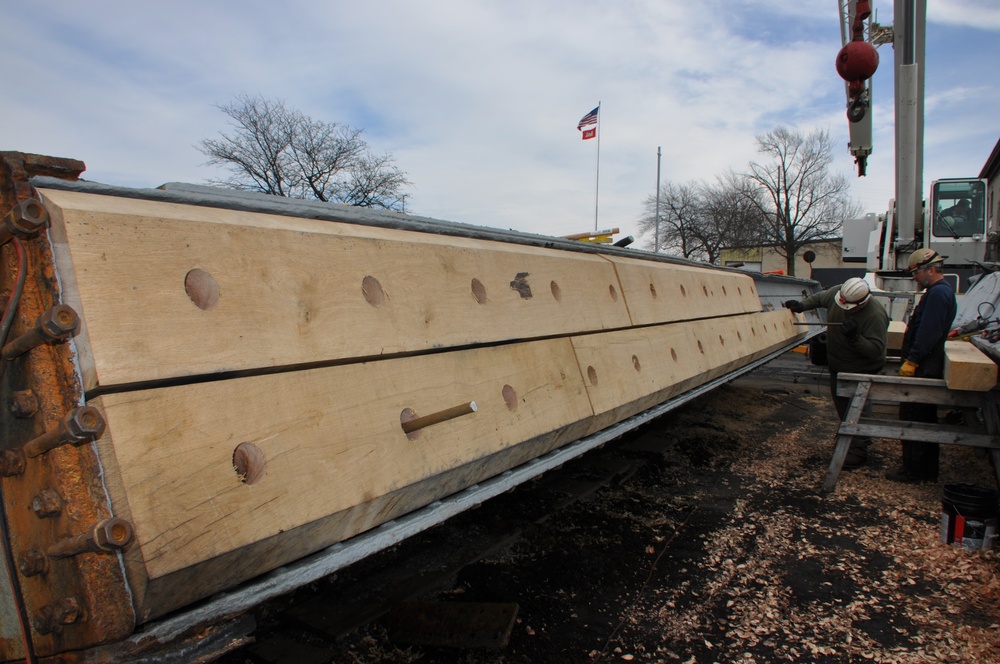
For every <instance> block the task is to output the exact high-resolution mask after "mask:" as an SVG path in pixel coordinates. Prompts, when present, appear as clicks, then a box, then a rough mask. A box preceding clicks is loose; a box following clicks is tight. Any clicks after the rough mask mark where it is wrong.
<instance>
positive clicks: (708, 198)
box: [639, 174, 760, 263]
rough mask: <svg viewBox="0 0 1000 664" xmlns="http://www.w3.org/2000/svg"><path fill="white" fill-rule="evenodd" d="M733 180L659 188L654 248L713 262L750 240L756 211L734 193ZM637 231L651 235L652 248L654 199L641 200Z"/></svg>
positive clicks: (740, 192) (737, 180) (738, 192)
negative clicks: (657, 244) (642, 210)
mask: <svg viewBox="0 0 1000 664" xmlns="http://www.w3.org/2000/svg"><path fill="white" fill-rule="evenodd" d="M740 182H741V180H740V178H739V176H736V175H733V174H729V175H727V176H724V177H720V178H719V179H718V180H717V181H716V183H715V184H712V185H709V184H705V183H701V182H689V183H686V184H676V183H672V182H668V183H665V184H663V185H661V187H660V245H661V246H663V247H665V248H666V249H667V251H672V252H674V253H678V254H680V255H681V256H683V257H685V258H693V259H697V260H703V261H707V262H709V263H717V262H719V259H720V258H721V254H722V250H723V249H724V248H725V247H731V246H739V245H741V244H744V243H749V242H751V241H752V240H754V239H756V234H755V233H756V230H755V229H756V228H757V227H758V226H759V225H760V224H759V220H758V215H759V212H758V211H757V208H756V207H754V206H752V205H750V204H749V202H748V200H747V198H746V196H745V193H744V191H743V190H742V189H741V188H740ZM644 207H645V212H646V213H645V215H644V216H643V218H642V219H640V220H639V229H640V231H641V232H643V233H646V232H652V234H653V235H654V241H653V242H651V243H649V246H650V247H652V246H655V233H656V200H655V197H652V196H651V197H650V198H648V199H647V200H646V202H645V204H644Z"/></svg>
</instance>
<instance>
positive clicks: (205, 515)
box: [92, 311, 801, 620]
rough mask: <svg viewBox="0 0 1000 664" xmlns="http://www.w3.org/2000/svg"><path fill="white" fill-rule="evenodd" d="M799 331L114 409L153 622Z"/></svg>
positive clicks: (590, 340) (171, 398) (546, 345)
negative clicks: (416, 427)
mask: <svg viewBox="0 0 1000 664" xmlns="http://www.w3.org/2000/svg"><path fill="white" fill-rule="evenodd" d="M791 320H792V319H791V316H790V315H789V314H788V312H786V311H780V312H772V313H757V314H747V315H743V316H734V317H729V318H725V319H717V320H713V321H701V322H698V323H674V324H667V325H661V326H653V327H647V328H636V329H633V330H625V331H617V332H607V333H600V334H593V335H585V336H582V337H576V338H561V339H551V340H541V341H534V342H526V343H518V344H509V345H503V346H496V347H487V348H476V349H467V350H458V351H452V352H447V353H438V354H431V355H421V356H415V357H407V358H396V359H387V360H380V361H375V362H365V363H358V364H350V365H344V366H336V367H325V368H319V369H311V370H304V371H295V372H287V373H280V374H276V375H265V376H252V377H242V378H235V379H231V380H220V381H213V382H208V383H199V384H194V385H179V386H172V387H166V388H161V389H148V390H139V391H132V392H127V393H121V394H108V395H104V396H102V397H99V398H97V399H95V400H93V401H92V403H93V404H94V405H97V406H98V407H99V408H101V409H102V411H103V412H104V414H105V417H106V419H107V421H108V433H106V434H105V436H104V437H103V438H102V439H101V440H100V441H99V443H98V445H99V449H100V451H101V458H102V461H103V463H104V464H105V467H106V469H107V473H106V481H107V484H108V492H109V494H110V495H111V497H112V502H113V504H114V508H115V513H116V514H117V515H118V516H122V517H124V518H127V519H129V520H130V521H131V522H132V524H133V526H134V528H135V532H136V543H135V544H134V545H133V546H132V547H130V549H129V551H128V554H127V556H126V560H127V565H128V570H129V578H130V583H131V584H132V586H133V592H134V594H135V596H136V597H137V598H138V605H139V613H140V618H141V619H142V620H146V619H148V618H149V617H151V616H156V615H162V614H163V613H164V612H166V611H168V610H170V609H172V608H174V607H176V606H180V605H183V604H184V603H188V602H190V601H193V600H195V599H198V598H199V597H200V596H201V595H198V594H197V593H198V592H203V593H208V592H211V591H212V590H213V589H219V588H221V587H227V586H229V585H232V584H234V583H237V582H239V581H241V580H244V579H246V578H250V577H252V576H256V575H258V574H260V573H262V572H264V571H267V570H268V569H272V568H273V567H275V566H277V565H280V564H283V563H285V562H288V561H290V560H294V559H296V558H298V557H301V556H303V555H306V554H308V553H311V552H313V551H316V550H318V549H320V548H323V547H326V546H329V545H330V544H333V543H335V542H337V541H340V540H342V539H345V538H347V537H350V536H352V535H354V534H357V533H359V532H362V531H363V530H366V529H368V528H371V527H373V526H374V525H377V524H378V523H381V522H382V521H384V520H386V519H389V518H392V517H393V516H397V515H399V514H404V513H406V512H409V511H412V510H413V509H416V508H418V507H420V506H422V505H425V504H427V503H428V502H431V501H432V500H435V499H437V498H440V497H442V496H443V495H447V494H448V493H450V492H452V491H455V490H459V489H461V488H463V487H464V486H468V484H470V483H474V482H477V481H481V480H482V479H485V478H487V477H491V476H493V475H496V474H498V473H500V472H502V471H503V470H506V469H507V468H510V467H512V466H513V465H516V464H519V463H523V462H525V461H528V460H530V459H532V458H534V457H535V456H538V455H539V454H542V453H544V452H546V451H549V450H551V449H554V448H556V447H558V446H560V445H562V444H565V443H566V442H570V441H572V440H575V439H577V438H579V437H581V436H583V435H585V434H587V433H590V432H592V431H596V430H599V429H601V428H604V427H606V426H609V425H611V424H613V423H615V422H617V421H620V420H621V419H624V418H625V417H628V416H629V415H632V414H634V413H636V412H639V411H641V410H645V409H646V408H649V407H651V406H653V405H656V404H657V403H659V402H662V401H663V400H665V399H667V398H669V397H670V396H673V395H675V394H677V393H679V392H680V391H682V390H684V389H689V388H690V387H693V386H695V385H698V384H701V383H704V382H706V381H707V380H710V379H711V378H713V377H715V376H717V375H721V374H722V373H724V372H725V371H728V370H731V369H732V368H735V367H737V366H740V365H742V364H745V363H747V362H749V361H751V360H752V359H753V358H755V357H757V356H760V355H761V353H762V352H763V351H766V350H769V349H770V348H772V347H774V346H775V345H776V344H779V343H782V342H787V339H788V337H789V336H790V335H792V336H794V335H795V334H801V332H800V331H799V330H798V329H797V328H795V327H794V326H792V325H791ZM470 401H474V402H475V403H476V404H477V407H478V410H477V411H476V412H474V413H470V414H467V415H463V416H460V417H457V418H455V419H452V420H449V421H446V422H443V423H440V424H436V425H433V426H430V427H428V428H426V429H423V430H422V431H421V432H420V433H419V435H418V436H413V435H411V436H409V437H408V436H407V435H406V434H405V433H404V432H403V430H402V426H401V421H402V420H401V417H402V414H403V411H404V410H405V409H411V410H412V411H414V413H415V414H416V415H419V416H423V415H428V414H430V413H433V412H437V411H440V410H443V409H446V408H449V407H451V406H454V405H457V404H461V403H468V402H470ZM595 410H596V411H597V413H596V414H597V416H596V417H595ZM411 438H414V439H413V440H411ZM248 446H252V447H248ZM522 448H523V449H522ZM238 449H244V450H245V449H252V450H255V451H256V452H257V453H258V454H259V455H260V457H259V460H258V461H256V462H255V464H256V465H254V466H253V467H254V468H259V469H262V470H263V473H262V474H260V475H261V476H260V477H259V479H254V478H255V477H256V476H257V475H258V473H254V472H251V473H249V474H248V475H247V476H246V477H245V478H241V477H240V475H238V473H237V471H236V470H235V469H234V458H235V457H236V456H237V455H238V454H240V452H238V451H237V450H238ZM219 584H222V585H219Z"/></svg>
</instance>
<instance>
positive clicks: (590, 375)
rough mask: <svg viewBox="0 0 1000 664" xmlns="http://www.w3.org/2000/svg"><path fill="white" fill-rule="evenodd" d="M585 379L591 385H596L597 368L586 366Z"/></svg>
mask: <svg viewBox="0 0 1000 664" xmlns="http://www.w3.org/2000/svg"><path fill="white" fill-rule="evenodd" d="M587 379H588V380H590V384H591V385H593V386H595V387H596V386H597V370H596V369H594V367H587Z"/></svg>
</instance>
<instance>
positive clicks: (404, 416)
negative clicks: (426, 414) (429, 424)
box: [399, 408, 420, 440]
mask: <svg viewBox="0 0 1000 664" xmlns="http://www.w3.org/2000/svg"><path fill="white" fill-rule="evenodd" d="M418 417H420V416H419V415H417V412H416V411H415V410H413V409H412V408H404V409H403V412H401V413H400V414H399V426H400V427H402V426H403V425H404V424H406V423H407V422H412V421H413V420H415V419H417V418H418ZM403 433H406V430H405V429H403ZM406 437H407V438H408V439H409V440H416V439H417V438H420V429H417V430H416V431H411V432H410V433H407V434H406Z"/></svg>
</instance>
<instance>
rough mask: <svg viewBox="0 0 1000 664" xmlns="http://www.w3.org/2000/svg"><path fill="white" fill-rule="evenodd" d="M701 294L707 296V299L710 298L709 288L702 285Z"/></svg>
mask: <svg viewBox="0 0 1000 664" xmlns="http://www.w3.org/2000/svg"><path fill="white" fill-rule="evenodd" d="M701 292H702V293H704V294H705V297H708V286H706V285H705V284H702V285H701Z"/></svg>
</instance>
